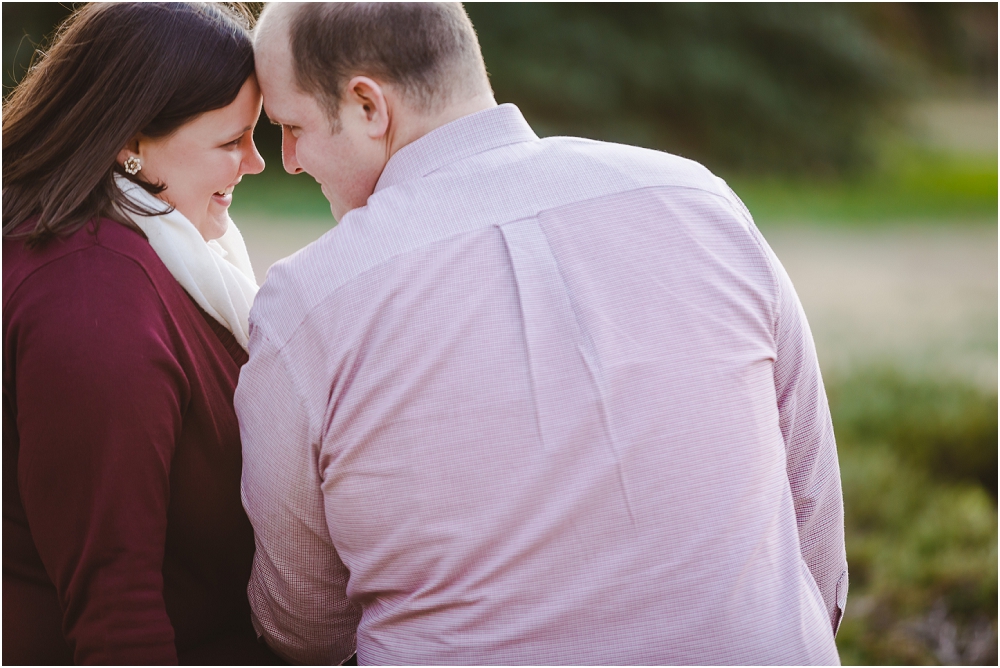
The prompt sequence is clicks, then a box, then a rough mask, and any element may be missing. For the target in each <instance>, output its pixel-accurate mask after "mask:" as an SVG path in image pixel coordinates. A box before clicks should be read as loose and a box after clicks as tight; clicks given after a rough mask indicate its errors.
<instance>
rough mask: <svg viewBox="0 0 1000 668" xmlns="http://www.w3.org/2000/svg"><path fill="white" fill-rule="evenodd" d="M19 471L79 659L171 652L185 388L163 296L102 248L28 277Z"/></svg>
mask: <svg viewBox="0 0 1000 668" xmlns="http://www.w3.org/2000/svg"><path fill="white" fill-rule="evenodd" d="M8 308H12V309H16V312H15V313H11V314H8V315H9V316H11V320H10V322H12V323H16V324H17V330H16V332H15V336H16V346H17V348H16V355H15V364H16V369H15V384H16V398H17V399H16V400H17V428H18V432H19V436H20V452H19V457H18V482H19V485H20V490H21V495H22V501H23V504H24V508H25V513H26V515H27V519H28V524H29V527H30V529H31V534H32V537H33V539H34V542H35V545H36V547H37V549H38V552H39V554H40V556H41V558H42V562H43V563H44V565H45V569H46V571H47V573H48V575H49V577H50V578H51V580H52V582H53V583H54V585H55V586H56V589H57V591H58V594H59V598H60V603H61V605H62V610H63V632H64V634H65V636H66V638H67V640H68V641H69V643H70V645H71V646H72V647H73V649H74V654H75V660H76V662H77V663H101V664H140V665H141V664H166V663H176V662H177V653H176V649H175V647H174V631H173V627H172V626H171V623H170V619H169V618H168V616H167V612H166V608H165V605H164V599H163V575H162V564H163V555H164V543H165V537H166V528H167V509H168V505H169V497H170V463H171V458H172V456H173V451H174V447H175V443H176V437H177V434H178V432H179V430H180V425H181V416H182V414H183V411H184V407H185V405H186V404H187V401H188V396H189V386H188V384H187V380H186V376H185V374H184V373H183V370H182V368H181V366H180V364H179V363H178V361H177V358H176V355H175V353H174V350H175V344H174V342H173V340H172V338H171V335H170V331H171V330H170V326H169V323H168V321H167V318H166V314H165V310H164V306H163V303H162V301H161V300H160V297H159V295H158V293H157V291H156V290H155V288H154V286H153V285H152V283H151V282H150V279H149V277H148V276H147V274H146V272H145V271H144V270H143V269H142V268H141V267H140V266H139V265H138V264H137V263H136V262H135V261H134V260H132V259H130V258H128V257H126V256H123V255H120V254H118V253H116V252H114V251H111V250H108V249H105V248H102V247H100V246H95V247H91V248H89V249H87V250H84V251H79V252H76V253H72V254H70V255H67V256H64V257H62V258H60V259H58V260H56V261H54V262H52V263H50V264H47V265H45V266H43V267H41V268H40V269H39V270H37V271H36V272H35V273H34V274H33V275H32V276H31V277H29V278H28V279H27V280H26V281H25V283H24V284H23V285H21V286H20V288H19V289H18V293H17V299H15V300H12V302H11V303H10V304H9V305H8Z"/></svg>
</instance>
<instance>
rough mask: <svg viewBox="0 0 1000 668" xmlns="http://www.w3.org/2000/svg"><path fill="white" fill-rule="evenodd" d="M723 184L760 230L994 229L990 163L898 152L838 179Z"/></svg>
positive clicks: (907, 149) (740, 179)
mask: <svg viewBox="0 0 1000 668" xmlns="http://www.w3.org/2000/svg"><path fill="white" fill-rule="evenodd" d="M729 182H730V185H731V186H732V187H733V189H734V190H735V191H736V192H737V194H738V195H739V196H740V197H741V198H742V199H743V201H744V203H745V204H746V205H747V208H748V209H750V212H751V213H752V214H753V216H754V218H755V220H756V221H757V222H758V223H759V224H763V225H767V224H771V223H784V222H813V223H815V222H818V223H827V224H829V223H836V224H840V225H871V224H881V223H898V222H934V223H938V224H940V223H948V222H958V221H961V222H963V223H969V222H987V223H994V224H995V223H996V222H997V160H996V157H995V156H981V155H962V154H955V153H946V152H941V151H934V150H930V149H926V148H920V147H915V146H903V147H897V148H893V149H888V150H887V151H886V152H885V155H884V157H883V159H882V164H881V165H880V166H878V167H875V168H874V169H871V170H868V171H867V172H863V173H860V174H856V175H848V176H846V177H844V178H842V179H835V180H829V181H819V180H815V179H800V180H796V179H789V178H776V177H759V178H755V177H752V176H747V175H735V176H734V177H733V178H731V179H729Z"/></svg>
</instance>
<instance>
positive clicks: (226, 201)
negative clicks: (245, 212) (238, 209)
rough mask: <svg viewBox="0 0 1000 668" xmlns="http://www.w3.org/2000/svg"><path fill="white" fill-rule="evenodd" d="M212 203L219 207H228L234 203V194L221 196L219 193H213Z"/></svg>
mask: <svg viewBox="0 0 1000 668" xmlns="http://www.w3.org/2000/svg"><path fill="white" fill-rule="evenodd" d="M212 201H213V202H215V203H216V204H218V205H219V206H225V207H228V206H229V205H230V204H232V203H233V194H232V193H229V194H228V195H220V194H219V193H213V194H212Z"/></svg>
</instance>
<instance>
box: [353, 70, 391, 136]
mask: <svg viewBox="0 0 1000 668" xmlns="http://www.w3.org/2000/svg"><path fill="white" fill-rule="evenodd" d="M347 97H348V99H349V100H350V101H352V102H354V104H356V105H358V107H359V108H360V109H361V110H362V111H363V113H364V115H365V120H366V121H367V124H368V136H369V137H371V138H372V139H381V138H382V137H384V136H385V133H386V132H387V131H388V130H389V103H388V101H387V100H386V99H385V91H384V90H383V89H382V86H381V85H379V83H378V82H377V81H374V80H373V79H369V78H368V77H361V76H358V77H354V78H353V79H351V80H350V81H348V82H347Z"/></svg>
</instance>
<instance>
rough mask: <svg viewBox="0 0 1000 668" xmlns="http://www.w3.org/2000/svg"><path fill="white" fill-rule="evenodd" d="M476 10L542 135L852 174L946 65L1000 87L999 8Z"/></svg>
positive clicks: (495, 70) (717, 161) (722, 162)
mask: <svg viewBox="0 0 1000 668" xmlns="http://www.w3.org/2000/svg"><path fill="white" fill-rule="evenodd" d="M466 9H467V10H468V12H469V15H470V16H471V17H472V20H473V23H474V25H475V26H476V28H477V31H478V33H479V38H480V43H481V45H482V48H483V53H484V56H485V58H486V64H487V68H488V69H489V71H490V77H491V81H492V83H493V87H494V90H495V92H496V94H497V99H498V100H499V101H511V102H515V103H517V104H518V106H520V107H521V109H522V110H523V111H524V112H525V115H526V117H527V118H528V120H529V122H531V123H532V125H533V126H534V127H535V128H536V129H537V130H538V131H539V132H540V133H542V134H576V135H582V136H586V137H594V138H599V139H608V140H612V141H622V142H626V143H631V144H638V145H642V146H648V147H651V148H658V149H663V150H668V151H671V152H673V153H678V154H680V155H684V156H686V157H691V158H694V159H697V160H699V161H702V162H704V163H705V164H707V165H708V166H709V167H710V168H711V169H713V170H723V171H725V170H727V169H728V170H732V169H737V170H741V171H751V170H752V171H753V172H755V173H759V172H760V171H772V172H775V171H777V172H802V171H806V172H811V173H826V174H832V173H844V172H847V171H851V170H853V169H855V168H859V167H864V166H866V165H867V164H870V163H871V161H872V160H873V157H874V155H873V153H874V147H873V142H872V135H873V133H875V132H878V131H880V127H881V126H882V125H884V124H886V123H888V122H892V121H894V120H896V115H895V112H896V110H897V109H898V103H899V102H900V101H901V100H903V99H905V97H906V96H907V95H910V94H915V93H917V92H919V91H920V90H921V88H922V87H925V86H926V85H927V80H928V77H930V76H931V75H932V74H935V73H937V74H940V73H942V72H948V73H952V74H959V73H961V74H965V75H967V76H973V77H978V78H979V79H980V80H988V81H992V86H994V87H995V86H996V54H997V48H996V24H997V21H996V19H997V11H996V9H997V8H996V5H932V6H926V5H898V4H894V5H855V4H835V5H827V4H780V5H772V4H737V5H734V4H721V3H707V4H703V3H694V4H687V3H676V4H675V3H671V4H577V3H568V4H488V3H483V4H480V3H475V4H469V5H467V6H466ZM984 22H987V23H986V26H987V27H985V28H984V27H983V26H984ZM989 26H992V32H990V28H989ZM969 35H976V36H980V38H979V39H978V40H977V39H972V38H970V37H969ZM991 35H992V41H990V36H991ZM991 67H992V70H990V68H991Z"/></svg>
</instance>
